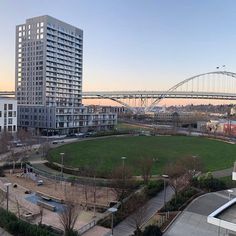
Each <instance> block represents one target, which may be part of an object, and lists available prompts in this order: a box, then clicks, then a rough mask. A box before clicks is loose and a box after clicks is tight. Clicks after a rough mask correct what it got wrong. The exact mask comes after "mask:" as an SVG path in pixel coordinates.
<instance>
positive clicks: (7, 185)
mask: <svg viewBox="0 0 236 236" xmlns="http://www.w3.org/2000/svg"><path fill="white" fill-rule="evenodd" d="M4 185H5V186H6V187H7V211H8V201H9V186H10V185H11V183H5V184H4Z"/></svg>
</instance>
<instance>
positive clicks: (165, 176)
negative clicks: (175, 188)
mask: <svg viewBox="0 0 236 236" xmlns="http://www.w3.org/2000/svg"><path fill="white" fill-rule="evenodd" d="M162 177H163V180H164V208H165V211H166V179H168V178H169V175H162Z"/></svg>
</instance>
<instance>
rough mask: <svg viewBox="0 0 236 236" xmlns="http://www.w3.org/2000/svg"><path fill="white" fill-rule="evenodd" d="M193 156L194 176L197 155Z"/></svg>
mask: <svg viewBox="0 0 236 236" xmlns="http://www.w3.org/2000/svg"><path fill="white" fill-rule="evenodd" d="M192 158H193V177H194V176H195V171H196V158H197V156H196V155H195V156H192Z"/></svg>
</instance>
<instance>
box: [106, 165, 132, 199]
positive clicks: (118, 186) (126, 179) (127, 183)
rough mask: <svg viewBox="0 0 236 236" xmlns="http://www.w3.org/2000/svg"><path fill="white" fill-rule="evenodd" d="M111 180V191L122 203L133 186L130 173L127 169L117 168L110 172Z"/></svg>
mask: <svg viewBox="0 0 236 236" xmlns="http://www.w3.org/2000/svg"><path fill="white" fill-rule="evenodd" d="M111 179H112V186H113V188H112V190H113V192H114V193H115V194H116V198H117V200H118V201H121V202H122V201H123V199H124V198H126V197H127V196H128V195H129V193H130V191H131V188H132V185H133V179H132V171H131V169H130V168H129V167H126V168H123V166H118V167H116V168H115V169H114V170H113V171H112V175H111Z"/></svg>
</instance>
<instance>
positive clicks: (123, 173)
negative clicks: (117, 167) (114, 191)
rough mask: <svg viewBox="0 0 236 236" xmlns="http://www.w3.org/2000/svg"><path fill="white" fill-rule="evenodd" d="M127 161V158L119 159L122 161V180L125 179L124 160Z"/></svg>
mask: <svg viewBox="0 0 236 236" xmlns="http://www.w3.org/2000/svg"><path fill="white" fill-rule="evenodd" d="M126 159H127V157H121V160H122V168H123V169H122V175H123V180H124V179H125V160H126Z"/></svg>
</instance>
